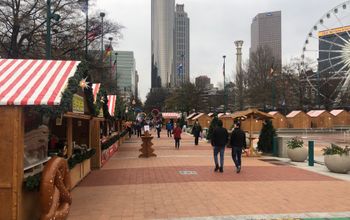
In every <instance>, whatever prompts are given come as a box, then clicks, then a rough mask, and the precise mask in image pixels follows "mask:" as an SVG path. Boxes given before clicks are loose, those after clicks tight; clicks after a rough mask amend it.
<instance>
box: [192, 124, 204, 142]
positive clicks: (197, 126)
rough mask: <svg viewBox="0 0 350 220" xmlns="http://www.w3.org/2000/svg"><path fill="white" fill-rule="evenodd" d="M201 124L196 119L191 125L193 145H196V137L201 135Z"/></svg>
mask: <svg viewBox="0 0 350 220" xmlns="http://www.w3.org/2000/svg"><path fill="white" fill-rule="evenodd" d="M201 132H202V126H201V125H200V124H199V122H198V120H196V122H195V123H194V125H193V128H192V134H193V136H194V145H198V138H199V136H200V135H201Z"/></svg>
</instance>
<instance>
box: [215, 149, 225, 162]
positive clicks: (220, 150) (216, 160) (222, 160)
mask: <svg viewBox="0 0 350 220" xmlns="http://www.w3.org/2000/svg"><path fill="white" fill-rule="evenodd" d="M219 152H220V167H224V156H225V146H222V147H219V146H214V161H215V166H219V162H218V153H219Z"/></svg>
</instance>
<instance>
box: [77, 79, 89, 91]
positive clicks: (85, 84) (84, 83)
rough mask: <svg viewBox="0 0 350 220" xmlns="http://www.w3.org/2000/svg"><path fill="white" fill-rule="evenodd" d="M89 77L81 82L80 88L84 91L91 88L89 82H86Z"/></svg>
mask: <svg viewBox="0 0 350 220" xmlns="http://www.w3.org/2000/svg"><path fill="white" fill-rule="evenodd" d="M86 79H87V77H86V78H85V79H82V80H80V82H79V86H80V87H81V88H82V89H83V90H84V89H88V88H89V82H87V81H86Z"/></svg>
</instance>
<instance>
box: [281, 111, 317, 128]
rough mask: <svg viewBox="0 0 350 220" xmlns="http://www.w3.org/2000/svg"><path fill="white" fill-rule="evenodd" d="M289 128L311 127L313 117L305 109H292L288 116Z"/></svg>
mask: <svg viewBox="0 0 350 220" xmlns="http://www.w3.org/2000/svg"><path fill="white" fill-rule="evenodd" d="M286 118H287V121H288V128H298V129H308V128H311V117H310V116H309V115H308V114H306V113H305V112H303V111H292V112H290V113H289V114H288V115H287V116H286Z"/></svg>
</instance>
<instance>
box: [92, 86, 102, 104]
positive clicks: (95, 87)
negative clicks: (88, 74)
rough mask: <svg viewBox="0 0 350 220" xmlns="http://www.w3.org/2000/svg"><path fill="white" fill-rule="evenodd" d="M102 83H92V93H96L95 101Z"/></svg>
mask: <svg viewBox="0 0 350 220" xmlns="http://www.w3.org/2000/svg"><path fill="white" fill-rule="evenodd" d="M100 87H101V83H94V84H92V94H93V95H94V102H96V98H97V93H98V92H99V91H100Z"/></svg>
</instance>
